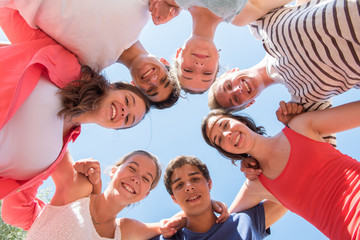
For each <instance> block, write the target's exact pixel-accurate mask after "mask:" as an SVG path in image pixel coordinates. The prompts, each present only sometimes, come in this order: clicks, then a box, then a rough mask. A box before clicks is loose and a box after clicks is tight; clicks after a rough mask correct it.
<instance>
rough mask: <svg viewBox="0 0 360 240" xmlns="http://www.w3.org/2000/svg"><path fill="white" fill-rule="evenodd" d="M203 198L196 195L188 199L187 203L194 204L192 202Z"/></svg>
mask: <svg viewBox="0 0 360 240" xmlns="http://www.w3.org/2000/svg"><path fill="white" fill-rule="evenodd" d="M200 197H201V195H196V196H194V197H191V198H188V199H186V201H187V202H192V201H196V200H197V199H199V198H200Z"/></svg>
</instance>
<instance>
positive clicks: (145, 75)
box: [142, 68, 154, 78]
mask: <svg viewBox="0 0 360 240" xmlns="http://www.w3.org/2000/svg"><path fill="white" fill-rule="evenodd" d="M153 71H154V69H153V68H151V69H150V70H149V71H147V72H146V73H145V74H144V75H143V76H142V78H147V77H148V76H149V75H150V74H151V73H152V72H153Z"/></svg>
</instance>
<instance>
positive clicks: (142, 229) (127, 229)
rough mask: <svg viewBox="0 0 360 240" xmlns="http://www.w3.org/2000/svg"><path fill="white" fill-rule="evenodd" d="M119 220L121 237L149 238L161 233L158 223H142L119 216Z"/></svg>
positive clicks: (133, 238) (140, 239)
mask: <svg viewBox="0 0 360 240" xmlns="http://www.w3.org/2000/svg"><path fill="white" fill-rule="evenodd" d="M119 221H120V230H121V238H122V239H132V240H137V239H139V240H142V239H150V238H152V237H155V236H157V235H160V234H161V232H160V223H142V222H140V221H137V220H135V219H131V218H121V219H119Z"/></svg>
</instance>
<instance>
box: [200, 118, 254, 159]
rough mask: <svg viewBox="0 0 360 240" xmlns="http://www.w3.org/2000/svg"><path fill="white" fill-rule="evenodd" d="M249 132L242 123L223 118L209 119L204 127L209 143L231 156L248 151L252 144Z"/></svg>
mask: <svg viewBox="0 0 360 240" xmlns="http://www.w3.org/2000/svg"><path fill="white" fill-rule="evenodd" d="M251 132H252V131H251V130H250V129H249V128H248V127H247V126H246V125H245V124H243V123H242V122H240V121H238V120H235V119H232V118H228V117H223V116H220V117H219V116H212V117H210V118H209V120H208V122H207V127H206V135H207V137H208V138H209V139H210V141H211V142H212V143H213V144H214V145H216V146H219V147H220V148H222V149H223V150H225V151H227V152H229V153H233V154H241V153H246V152H248V151H249V149H250V147H251V144H252V142H253V141H252V140H253V139H252V134H251Z"/></svg>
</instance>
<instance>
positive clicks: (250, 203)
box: [229, 179, 287, 228]
mask: <svg viewBox="0 0 360 240" xmlns="http://www.w3.org/2000/svg"><path fill="white" fill-rule="evenodd" d="M264 199H266V200H265V201H264V211H265V227H266V228H268V227H270V226H271V225H272V224H274V223H275V222H276V221H277V220H279V219H280V218H281V217H282V216H283V215H284V214H285V213H286V212H287V209H286V208H285V207H284V206H283V205H282V204H281V203H280V202H279V201H278V200H277V199H276V198H275V197H274V196H273V195H272V194H271V193H270V192H269V191H267V190H266V189H265V188H264V187H263V186H262V185H261V183H260V181H259V180H258V179H257V180H253V181H250V180H249V179H247V180H246V181H245V182H244V184H243V185H242V187H241V189H240V191H239V193H238V195H237V196H236V198H235V199H234V201H233V203H232V204H231V206H230V208H229V211H230V212H231V213H235V212H241V211H244V210H247V209H249V208H252V207H254V206H256V205H257V204H259V203H260V202H261V201H263V200H264Z"/></svg>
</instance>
